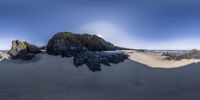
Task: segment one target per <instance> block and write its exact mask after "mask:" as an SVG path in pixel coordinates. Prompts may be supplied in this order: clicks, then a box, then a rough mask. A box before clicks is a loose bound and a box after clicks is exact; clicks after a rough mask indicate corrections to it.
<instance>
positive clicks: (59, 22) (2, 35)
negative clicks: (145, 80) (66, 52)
mask: <svg viewBox="0 0 200 100" xmlns="http://www.w3.org/2000/svg"><path fill="white" fill-rule="evenodd" d="M57 32H74V33H79V34H83V33H89V34H96V35H98V36H100V37H102V38H104V39H105V40H107V41H109V42H111V43H113V44H115V45H117V46H122V47H129V48H136V49H193V48H196V49H200V45H199V43H200V1H198V0H0V49H10V47H11V41H12V40H16V39H19V40H25V41H28V42H30V43H33V44H36V45H38V46H42V45H46V44H47V43H48V40H49V39H50V38H51V37H52V36H53V35H54V34H56V33H57Z"/></svg>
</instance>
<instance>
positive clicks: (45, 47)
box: [39, 46, 47, 50]
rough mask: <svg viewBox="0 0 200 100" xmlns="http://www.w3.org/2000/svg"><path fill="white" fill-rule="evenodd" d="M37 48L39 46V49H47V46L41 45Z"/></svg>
mask: <svg viewBox="0 0 200 100" xmlns="http://www.w3.org/2000/svg"><path fill="white" fill-rule="evenodd" d="M39 48H40V50H47V46H41V47H39Z"/></svg>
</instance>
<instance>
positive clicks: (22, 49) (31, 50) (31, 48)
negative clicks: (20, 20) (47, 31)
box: [8, 40, 41, 60]
mask: <svg viewBox="0 0 200 100" xmlns="http://www.w3.org/2000/svg"><path fill="white" fill-rule="evenodd" d="M40 52H41V51H40V49H39V48H38V47H37V46H35V45H33V44H29V43H28V42H22V41H19V40H14V41H12V48H11V50H10V51H9V52H8V53H9V55H10V56H11V58H13V59H22V60H29V59H32V58H33V57H34V55H35V54H37V53H40Z"/></svg>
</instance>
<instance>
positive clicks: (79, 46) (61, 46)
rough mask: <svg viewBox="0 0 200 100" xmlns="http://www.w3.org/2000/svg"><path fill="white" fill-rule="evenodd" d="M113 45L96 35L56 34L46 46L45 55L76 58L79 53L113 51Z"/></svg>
mask: <svg viewBox="0 0 200 100" xmlns="http://www.w3.org/2000/svg"><path fill="white" fill-rule="evenodd" d="M115 49H116V48H115V46H113V44H111V43H109V42H107V41H105V40H104V39H102V38H100V37H98V36H96V35H88V34H83V35H81V34H73V33H70V32H60V33H57V34H56V35H55V36H54V37H53V38H52V39H51V40H50V41H49V42H48V45H47V53H48V54H52V55H62V56H64V57H72V56H76V55H77V54H79V53H80V52H83V51H87V50H91V51H106V50H115Z"/></svg>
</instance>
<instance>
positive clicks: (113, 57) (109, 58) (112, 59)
mask: <svg viewBox="0 0 200 100" xmlns="http://www.w3.org/2000/svg"><path fill="white" fill-rule="evenodd" d="M127 58H128V56H127V55H125V54H123V53H106V52H92V51H86V52H81V53H79V54H78V55H77V56H75V57H74V59H73V60H74V64H75V66H77V67H78V66H81V65H83V64H86V65H87V66H88V68H89V69H90V70H91V71H93V72H95V71H100V70H101V68H100V67H101V64H103V65H106V66H110V63H113V64H117V63H120V62H123V61H124V60H125V59H127Z"/></svg>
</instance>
